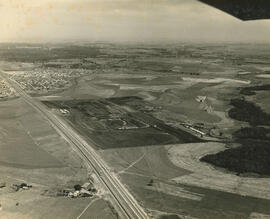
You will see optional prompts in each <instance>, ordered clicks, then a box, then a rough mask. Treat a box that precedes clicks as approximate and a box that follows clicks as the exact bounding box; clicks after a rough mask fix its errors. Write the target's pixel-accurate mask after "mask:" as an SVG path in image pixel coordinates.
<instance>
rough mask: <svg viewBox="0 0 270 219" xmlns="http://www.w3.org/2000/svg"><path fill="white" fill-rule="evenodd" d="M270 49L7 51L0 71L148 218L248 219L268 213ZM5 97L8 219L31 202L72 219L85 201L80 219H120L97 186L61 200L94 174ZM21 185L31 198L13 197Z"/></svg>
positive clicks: (0, 50)
mask: <svg viewBox="0 0 270 219" xmlns="http://www.w3.org/2000/svg"><path fill="white" fill-rule="evenodd" d="M254 51H256V57H254ZM269 51H270V48H269V46H266V45H256V46H254V45H236V44H233V45H231V44H228V45H225V46H224V45H219V44H185V45H184V46H183V45H182V44H164V45H155V44H147V45H146V44H130V45H125V44H105V43H104V44H103V43H96V44H95V43H93V44H86V45H82V44H80V45H76V44H57V45H54V44H41V45H39V44H38V45H31V44H26V45H24V44H23V45H21V44H19V45H16V44H10V45H9V44H5V45H1V46H0V57H1V62H0V65H1V69H2V70H3V71H4V74H5V75H6V76H7V77H9V78H10V79H12V80H16V81H17V82H18V84H19V85H20V86H21V88H22V89H23V90H24V91H25V92H27V94H29V95H31V96H32V97H33V99H34V100H36V101H40V102H41V103H42V104H43V105H45V106H46V109H47V110H48V111H49V112H50V113H52V114H54V115H56V116H57V117H59V118H61V119H63V120H64V121H65V122H67V123H68V124H69V125H70V126H71V127H72V128H73V129H74V130H75V131H76V132H77V133H78V134H79V135H80V136H81V137H82V138H83V139H85V140H86V141H87V142H88V143H89V144H91V146H93V148H94V149H95V151H96V152H97V153H98V155H99V156H100V157H101V158H102V159H103V160H104V161H105V162H106V163H107V165H108V166H109V169H110V171H111V172H112V173H113V174H115V175H116V176H117V177H118V178H119V179H120V180H121V182H123V184H124V185H125V186H126V187H127V188H128V190H129V191H130V192H131V194H132V195H133V196H134V197H135V198H136V199H137V200H138V202H139V203H140V204H141V205H142V206H143V207H144V208H145V209H146V211H147V212H148V214H149V215H152V216H153V217H154V218H158V219H161V218H170V219H174V218H179V217H180V218H181V217H186V218H203V219H204V218H205V219H206V218H214V219H215V218H245V219H247V218H253V217H258V216H261V217H268V216H269V215H270V212H269V208H268V206H269V204H270V202H269V200H270V191H269V189H268V188H269V186H268V185H270V181H269V153H270V152H269V109H270V102H269V94H268V92H269V83H270V81H269V78H268V77H265V75H269V67H267V63H268V62H269V57H270V56H269V55H270V53H269ZM25 54H26V55H25ZM258 59H260V60H258ZM262 76H263V77H262ZM1 89H2V90H3V91H2V92H3V93H4V94H5V98H2V101H1V102H0V105H1V111H0V119H1V124H2V125H1V133H0V134H1V135H0V138H1V139H2V140H3V139H5V140H3V141H1V144H0V148H1V151H2V153H1V155H0V165H1V169H0V171H1V181H3V182H6V184H7V186H6V187H5V188H4V189H2V188H0V192H1V193H0V200H1V205H2V208H3V211H2V212H4V214H5V216H6V215H7V216H10V217H11V216H13V217H14V218H23V216H24V217H27V216H28V215H27V214H28V212H29V209H30V208H31V203H33V201H34V200H36V201H37V203H38V204H39V206H40V207H38V208H36V209H35V210H32V211H31V212H30V213H29V215H30V216H32V217H35V218H42V216H43V215H45V214H47V215H50V217H52V218H53V217H55V216H57V217H59V218H69V217H70V218H73V217H74V216H78V215H79V214H80V213H81V212H82V211H83V209H84V208H85V207H86V206H87V205H88V204H89V203H92V204H91V205H90V207H89V208H88V209H87V210H86V211H85V215H83V216H82V218H84V217H85V218H87V217H88V216H89V215H90V216H93V217H95V216H97V217H102V218H114V217H117V215H116V214H115V209H113V207H112V206H111V205H110V202H109V200H107V199H108V196H107V195H106V192H104V191H103V190H102V188H100V187H99V182H95V183H94V186H96V187H97V188H98V189H97V190H98V193H97V195H94V196H93V197H91V198H89V197H87V198H85V197H84V198H78V199H70V198H69V197H68V196H64V195H63V194H66V193H67V191H69V192H70V191H71V190H72V189H73V186H74V185H82V184H83V183H85V182H86V181H88V180H89V175H91V173H92V170H91V169H87V168H86V166H85V164H84V163H83V161H82V160H81V158H80V156H78V153H77V152H76V151H74V150H73V148H72V147H71V146H70V144H69V143H68V142H67V141H66V140H65V138H63V137H62V136H61V135H59V133H58V132H56V130H55V129H54V128H53V127H52V126H51V124H50V123H48V122H47V121H46V119H44V118H43V117H42V115H40V114H39V113H38V112H36V111H35V110H34V109H33V108H31V106H30V105H28V104H26V103H25V102H24V101H23V100H22V98H20V97H19V96H17V95H16V94H15V93H13V92H12V88H10V87H9V86H8V85H3V86H2V88H1ZM91 176H92V175H91ZM22 182H26V183H27V185H28V184H30V185H33V187H32V189H29V190H27V191H26V190H25V191H24V190H23V191H22V192H16V193H9V191H10V190H9V189H10V188H11V187H12V184H19V185H21V183H22ZM0 183H1V182H0ZM45 191H46V192H45ZM72 192H74V191H73V190H72ZM41 194H43V195H41ZM44 194H46V195H44ZM48 194H50V195H48ZM51 194H61V196H57V195H51ZM72 194H73V193H72ZM24 200H31V201H30V202H27V201H24ZM17 202H19V205H18V206H16V203H17ZM53 205H55V206H56V210H55V211H51V212H50V213H47V210H48V209H50V206H53ZM101 211H102V212H104V215H100V214H99V212H101ZM25 215H27V216H25ZM67 215H69V217H68V216H67Z"/></svg>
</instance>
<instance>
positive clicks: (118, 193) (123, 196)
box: [0, 71, 148, 219]
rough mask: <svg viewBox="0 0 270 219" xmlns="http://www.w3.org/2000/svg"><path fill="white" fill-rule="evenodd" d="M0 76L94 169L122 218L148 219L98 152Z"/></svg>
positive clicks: (57, 118)
mask: <svg viewBox="0 0 270 219" xmlns="http://www.w3.org/2000/svg"><path fill="white" fill-rule="evenodd" d="M0 75H1V76H2V77H4V78H5V79H6V82H7V83H9V84H10V86H11V87H13V88H14V90H15V91H16V92H17V93H18V94H19V95H20V96H21V97H22V98H23V99H24V100H25V101H26V102H27V103H28V104H29V105H31V106H32V107H33V108H35V109H36V110H37V111H38V112H39V113H40V114H42V115H43V117H44V118H46V119H47V120H48V121H49V122H50V123H51V124H52V126H53V127H54V128H55V129H56V130H57V131H58V132H59V133H60V135H61V136H63V137H64V138H65V139H66V140H67V141H68V142H69V143H70V144H71V145H72V146H73V147H74V148H75V149H76V150H77V151H78V152H79V153H80V156H81V157H82V158H83V159H84V160H85V161H86V163H87V165H89V166H90V167H91V168H93V169H94V171H95V173H96V175H97V177H98V178H99V180H100V181H101V183H102V184H103V185H104V187H105V188H106V189H107V190H108V191H109V192H110V194H111V196H112V199H113V204H114V206H115V207H116V210H117V211H118V213H119V215H120V216H121V217H122V218H129V219H135V218H136V219H137V218H138V219H147V218H148V216H147V214H146V213H145V211H144V209H143V208H142V207H141V206H140V205H139V204H138V202H137V201H136V200H135V199H134V197H133V196H132V195H131V194H130V192H129V191H128V190H127V189H126V187H125V186H124V185H123V184H122V183H121V182H120V181H119V179H118V178H117V176H116V175H115V174H114V173H112V172H111V171H110V170H109V168H108V166H107V165H106V164H105V162H104V161H103V160H102V159H101V157H100V156H99V155H98V154H97V153H96V151H95V150H94V149H93V148H92V147H91V145H89V143H88V142H86V141H85V140H84V139H83V138H82V137H81V136H80V135H79V134H77V133H76V131H75V130H74V129H73V128H71V127H70V126H69V124H67V122H65V121H64V120H63V119H61V118H60V117H58V116H56V115H54V114H53V113H52V112H51V111H50V110H49V109H48V108H47V107H46V106H45V105H44V104H42V103H41V102H39V101H38V100H36V99H34V98H32V97H31V96H29V95H28V94H26V92H24V90H23V89H22V88H21V86H20V85H19V84H18V83H17V82H16V81H15V80H12V79H10V78H8V76H7V75H6V74H5V73H3V72H1V71H0Z"/></svg>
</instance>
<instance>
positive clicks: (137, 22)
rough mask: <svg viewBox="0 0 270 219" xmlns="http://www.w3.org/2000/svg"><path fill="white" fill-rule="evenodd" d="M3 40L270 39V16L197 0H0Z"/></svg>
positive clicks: (146, 40)
mask: <svg viewBox="0 0 270 219" xmlns="http://www.w3.org/2000/svg"><path fill="white" fill-rule="evenodd" d="M0 15H1V19H0V30H1V33H0V42H64V41H89V42H95V41H109V42H110V41H111V42H160V41H164V42H181V41H188V42H189V41H192V42H243V43H249V42H251V43H270V20H258V21H246V22H243V21H240V20H238V19H237V18H234V17H232V16H230V15H228V14H226V13H224V12H222V11H219V10H217V9H215V8H212V7H210V6H208V5H205V4H202V3H200V2H198V1H196V0H23V1H22V0H0Z"/></svg>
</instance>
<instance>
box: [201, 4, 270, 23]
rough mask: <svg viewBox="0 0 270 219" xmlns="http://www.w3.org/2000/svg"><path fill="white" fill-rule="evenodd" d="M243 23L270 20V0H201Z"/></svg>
mask: <svg viewBox="0 0 270 219" xmlns="http://www.w3.org/2000/svg"><path fill="white" fill-rule="evenodd" d="M199 1H201V2H203V3H206V4H208V5H210V6H213V7H215V8H218V9H220V10H222V11H224V12H226V13H228V14H230V15H232V16H234V17H237V18H239V19H241V20H243V21H247V20H258V19H270V0H199Z"/></svg>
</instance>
